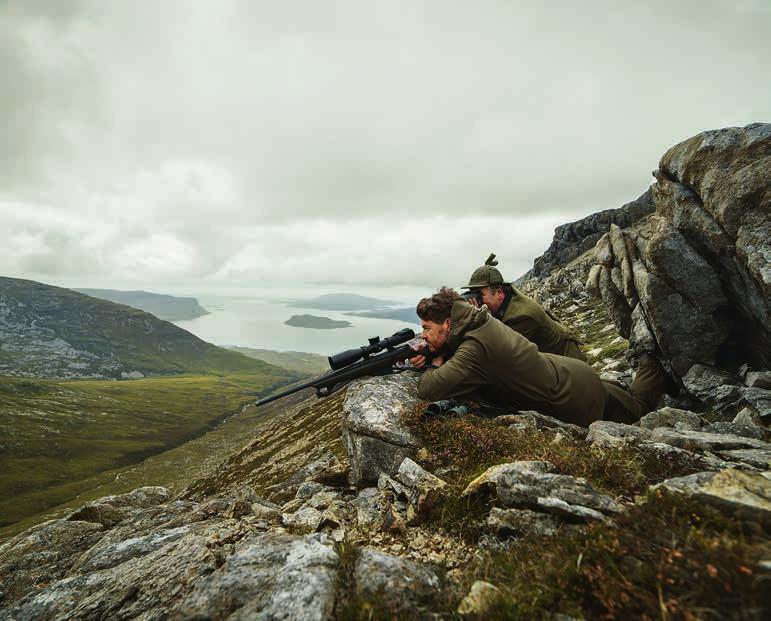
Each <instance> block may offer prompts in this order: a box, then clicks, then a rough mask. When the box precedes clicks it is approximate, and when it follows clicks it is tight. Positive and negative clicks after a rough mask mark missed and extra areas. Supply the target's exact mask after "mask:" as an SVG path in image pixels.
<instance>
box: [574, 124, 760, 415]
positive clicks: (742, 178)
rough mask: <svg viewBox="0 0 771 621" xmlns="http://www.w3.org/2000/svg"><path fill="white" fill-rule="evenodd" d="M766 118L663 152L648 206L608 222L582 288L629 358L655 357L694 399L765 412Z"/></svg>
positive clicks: (716, 405) (731, 408) (706, 134)
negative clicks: (745, 369)
mask: <svg viewBox="0 0 771 621" xmlns="http://www.w3.org/2000/svg"><path fill="white" fill-rule="evenodd" d="M770 169H771V124H754V125H748V126H746V127H744V128H727V129H722V130H716V131H709V132H704V133H702V134H699V135H697V136H694V137H693V138H691V139H689V140H686V141H684V142H682V143H680V144H678V145H675V146H674V147H672V148H671V149H670V150H669V151H667V152H666V153H665V154H664V156H663V157H662V159H661V162H660V163H659V167H658V170H656V171H655V172H654V175H655V177H656V183H654V184H653V186H651V192H652V196H653V202H654V204H655V208H656V211H655V214H653V215H652V216H650V217H649V218H648V219H647V220H645V221H644V224H642V225H638V226H636V227H634V228H633V229H631V230H627V231H622V229H621V227H619V226H617V225H615V224H614V225H611V227H610V231H609V232H608V234H606V235H604V236H603V237H602V238H601V239H600V240H599V241H598V242H597V245H596V247H595V255H596V258H597V261H598V265H597V266H595V267H594V268H593V269H592V270H591V272H590V274H589V278H588V282H587V285H588V288H589V289H590V290H592V291H594V292H595V293H596V294H598V295H600V296H601V297H602V300H603V301H604V303H605V305H606V308H607V309H608V312H609V313H610V315H611V317H612V318H613V321H614V323H615V325H616V328H617V329H618V332H619V333H620V334H621V335H622V336H624V337H625V338H628V339H629V341H630V356H631V358H632V360H633V361H637V360H639V359H641V358H643V357H644V356H655V357H657V358H658V359H659V360H661V362H662V363H663V364H664V366H665V367H666V368H667V369H668V370H669V371H670V372H671V374H672V376H673V378H675V379H676V380H678V381H680V382H681V383H682V385H683V386H684V387H685V388H686V389H687V390H688V391H689V392H690V394H692V395H694V396H695V397H697V398H698V399H699V400H700V401H701V402H702V403H704V404H706V405H709V406H711V407H713V408H715V409H717V410H719V411H728V412H734V413H735V412H736V411H737V410H739V409H741V408H742V407H745V406H750V407H752V408H754V410H755V411H757V412H758V413H760V414H761V415H768V414H771V392H769V391H768V389H767V388H764V387H763V382H762V380H761V381H760V382H759V381H758V379H757V378H760V377H761V376H752V377H751V378H750V381H751V385H750V384H745V383H744V382H743V381H742V378H741V377H740V376H739V375H738V370H739V367H740V366H741V365H742V364H743V363H746V364H748V365H749V367H750V368H751V369H752V370H753V372H762V371H765V370H767V369H768V367H769V364H771V358H769V356H771V354H770V353H769V352H771V313H769V311H770V310H771V297H770V296H769V293H771V246H770V244H769V239H771V215H770V213H771V181H770V177H769V172H768V171H769V170H770Z"/></svg>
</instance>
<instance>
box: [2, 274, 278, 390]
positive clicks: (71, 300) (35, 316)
mask: <svg viewBox="0 0 771 621" xmlns="http://www.w3.org/2000/svg"><path fill="white" fill-rule="evenodd" d="M0 342H2V346H0V375H14V376H30V377H52V378H87V377H88V378H114V379H121V378H132V377H141V376H148V375H178V374H186V373H192V374H201V373H203V374H215V375H221V374H225V373H233V372H238V373H259V372H269V371H275V368H274V367H272V366H271V365H268V364H267V363H265V362H262V361H259V360H255V359H252V358H248V357H247V356H244V355H242V354H240V353H238V352H233V351H228V350H225V349H222V348H219V347H217V346H215V345H212V344H211V343H207V342H205V341H203V340H202V339H200V338H198V337H197V336H195V335H193V334H191V333H189V332H187V331H186V330H184V329H182V328H180V327H178V326H175V325H174V324H172V323H170V322H168V321H164V320H162V319H158V318H157V317H155V316H154V315H151V314H150V313H147V312H145V311H142V310H139V309H136V308H133V307H131V306H126V305H122V304H116V303H113V302H109V301H106V300H101V299H98V298H94V297H90V296H87V295H84V294H82V293H79V292H77V291H73V290H71V289H66V288H62V287H55V286H52V285H46V284H44V283H39V282H36V281H32V280H25V279H20V278H9V277H0Z"/></svg>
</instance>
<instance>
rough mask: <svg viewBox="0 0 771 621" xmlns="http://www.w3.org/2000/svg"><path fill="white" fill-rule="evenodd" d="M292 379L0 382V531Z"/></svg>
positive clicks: (288, 376) (201, 431) (197, 433)
mask: <svg viewBox="0 0 771 621" xmlns="http://www.w3.org/2000/svg"><path fill="white" fill-rule="evenodd" d="M271 368H274V367H271ZM295 378H296V375H294V374H292V373H290V372H287V371H283V370H277V371H276V372H274V373H260V374H253V375H235V376H227V377H220V376H213V375H208V376H199V377H191V376H185V377H160V378H146V379H140V380H133V381H125V382H115V381H105V380H81V381H62V380H37V379H17V378H0V429H2V430H3V433H2V438H1V439H0V465H2V467H1V468H0V527H2V526H5V525H8V524H11V523H13V522H15V521H17V520H21V519H23V518H25V517H28V516H30V515H33V514H36V513H40V512H41V511H44V510H46V509H48V508H49V507H53V506H55V505H58V504H61V503H63V502H66V501H69V500H70V499H72V498H74V497H75V496H77V495H79V494H80V493H82V492H84V491H86V490H89V489H91V488H92V487H95V486H96V485H97V484H99V483H103V482H104V481H105V479H107V480H109V479H111V478H113V477H115V474H114V473H113V471H114V470H115V469H116V468H124V467H126V466H129V465H131V464H136V463H138V462H141V461H142V460H144V459H145V458H146V457H148V456H150V455H154V454H157V453H162V452H164V451H168V450H169V449H171V448H173V447H176V446H179V445H181V444H183V443H185V442H187V441H188V440H190V439H191V438H195V437H197V436H201V435H202V434H205V433H206V432H207V431H209V430H211V429H213V428H214V427H216V426H217V425H219V424H220V423H221V422H222V421H223V420H224V419H225V418H227V417H229V416H232V415H233V414H236V413H238V412H240V411H241V408H242V406H243V405H244V404H246V403H249V402H250V401H253V400H254V399H256V398H258V397H259V396H261V395H263V394H266V393H267V392H269V391H270V390H272V389H275V388H278V387H280V386H283V385H284V384H286V383H288V382H290V381H292V380H294V379H295ZM180 467H183V469H185V468H187V469H190V466H189V465H188V466H182V465H180ZM111 473H112V474H111ZM170 474H171V473H170ZM164 482H165V483H167V484H168V480H165V481H164Z"/></svg>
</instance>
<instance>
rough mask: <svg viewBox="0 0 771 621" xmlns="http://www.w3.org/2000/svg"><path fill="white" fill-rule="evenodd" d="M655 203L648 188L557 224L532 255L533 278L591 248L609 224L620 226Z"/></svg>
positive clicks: (633, 219) (629, 222) (650, 211)
mask: <svg viewBox="0 0 771 621" xmlns="http://www.w3.org/2000/svg"><path fill="white" fill-rule="evenodd" d="M654 209H655V206H654V204H653V198H652V196H651V192H650V190H646V191H645V192H644V193H643V194H642V196H640V197H639V198H638V199H637V200H634V201H631V202H629V203H627V204H626V205H623V206H622V207H619V208H618V209H606V210H605V211H600V212H598V213H595V214H592V215H591V216H588V217H586V218H582V219H581V220H577V221H575V222H570V223H569V224H563V225H561V226H558V227H557V228H556V229H555V230H554V239H553V240H552V243H551V245H550V246H549V248H548V250H546V252H544V253H543V255H542V256H540V257H538V258H537V259H535V261H534V262H533V269H532V272H531V274H529V275H528V276H530V275H532V276H534V277H537V278H541V277H543V276H546V275H548V274H549V273H550V272H551V271H552V270H553V269H555V268H557V267H559V266H561V265H565V264H566V263H568V262H569V261H572V260H573V259H575V258H576V257H578V256H579V255H581V254H583V253H584V252H586V251H587V250H589V249H590V248H592V247H593V246H594V245H595V244H596V243H597V240H598V239H599V238H600V237H602V235H603V234H604V233H606V232H607V231H608V228H609V227H610V225H611V224H617V225H618V226H620V227H622V228H624V227H627V226H629V225H631V224H633V223H634V222H637V221H638V220H640V219H641V218H643V217H645V216H647V215H648V214H650V213H653V211H654Z"/></svg>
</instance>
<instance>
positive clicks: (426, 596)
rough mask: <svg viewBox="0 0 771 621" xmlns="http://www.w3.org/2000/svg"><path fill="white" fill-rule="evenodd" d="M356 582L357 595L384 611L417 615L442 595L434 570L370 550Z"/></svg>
mask: <svg viewBox="0 0 771 621" xmlns="http://www.w3.org/2000/svg"><path fill="white" fill-rule="evenodd" d="M354 580H355V583H356V593H357V595H359V596H360V597H364V598H368V599H371V600H374V601H375V602H376V603H377V606H378V608H379V609H381V610H384V611H392V612H412V613H413V614H415V611H416V609H420V608H425V607H426V606H429V605H430V604H431V603H432V602H433V601H434V598H435V597H436V596H437V595H438V593H439V578H438V577H437V575H436V574H435V573H434V572H433V570H431V569H429V568H428V567H426V566H425V565H421V564H420V563H416V562H414V561H408V560H405V559H402V558H399V557H398V556H391V555H390V554H385V553H384V552H380V551H378V550H374V549H371V548H364V549H363V550H362V551H361V554H360V555H359V558H358V559H357V561H356V567H355V570H354ZM415 616H416V617H417V616H418V615H415Z"/></svg>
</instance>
